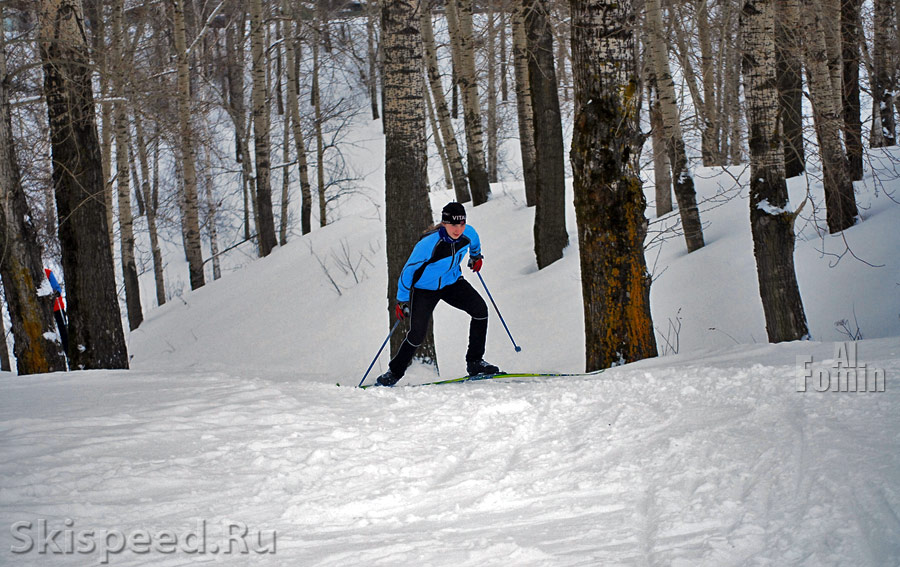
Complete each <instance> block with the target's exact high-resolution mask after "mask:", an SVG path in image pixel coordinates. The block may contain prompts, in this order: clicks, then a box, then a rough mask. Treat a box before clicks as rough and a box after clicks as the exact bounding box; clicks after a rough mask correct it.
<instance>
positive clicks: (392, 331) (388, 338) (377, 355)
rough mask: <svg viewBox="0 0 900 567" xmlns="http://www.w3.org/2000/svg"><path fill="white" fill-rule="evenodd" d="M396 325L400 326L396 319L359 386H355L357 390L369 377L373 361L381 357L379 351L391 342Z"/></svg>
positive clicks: (373, 364) (398, 320)
mask: <svg viewBox="0 0 900 567" xmlns="http://www.w3.org/2000/svg"><path fill="white" fill-rule="evenodd" d="M398 325H400V319H397V322H396V323H394V326H393V327H391V332H390V333H388V336H387V338H386V339H384V342H383V343H381V348H380V349H378V354H376V355H375V358H373V359H372V364H370V365H369V369H368V370H366V373H365V374H364V375H363V377H362V380H360V381H359V386H357V388H359V387H360V386H362V385H363V382H365V381H366V378H368V377H369V372H371V371H372V367H373V366H375V361H376V360H378V357H379V356H381V351H383V350H384V345H386V344H387V343H388V341H389V340H391V336H392V335H393V334H394V331H396V330H397V326H398Z"/></svg>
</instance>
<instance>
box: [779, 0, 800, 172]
mask: <svg viewBox="0 0 900 567" xmlns="http://www.w3.org/2000/svg"><path fill="white" fill-rule="evenodd" d="M775 11H776V18H775V66H776V81H777V85H778V104H779V108H780V112H781V125H782V131H783V146H784V168H785V176H787V177H796V176H797V175H800V174H801V173H803V172H804V171H805V170H806V153H805V152H804V150H803V65H802V62H801V47H800V34H799V33H797V30H799V29H800V0H778V1H777V2H776V3H775Z"/></svg>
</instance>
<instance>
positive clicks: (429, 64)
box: [420, 10, 472, 203]
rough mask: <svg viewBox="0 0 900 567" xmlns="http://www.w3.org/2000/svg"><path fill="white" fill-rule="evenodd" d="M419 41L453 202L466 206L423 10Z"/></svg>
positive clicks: (461, 173)
mask: <svg viewBox="0 0 900 567" xmlns="http://www.w3.org/2000/svg"><path fill="white" fill-rule="evenodd" d="M420 27H421V30H422V41H423V44H424V49H425V70H426V72H427V73H428V81H429V84H430V85H431V93H432V96H433V98H434V106H435V111H436V113H437V120H438V124H439V125H440V127H441V136H442V137H443V138H444V146H445V148H446V150H447V161H448V162H449V166H450V172H451V175H452V177H453V189H454V192H455V193H454V194H455V195H456V200H457V201H458V202H460V203H468V202H469V201H471V200H472V198H471V196H470V195H469V182H468V179H467V178H466V171H465V168H464V167H463V162H462V156H461V155H460V153H459V144H458V143H457V141H456V133H455V132H454V131H453V123H452V122H451V121H450V109H449V108H448V107H447V97H446V96H444V86H443V83H442V81H441V73H440V69H439V68H438V59H437V47H436V46H435V43H434V30H433V28H432V24H431V11H429V10H422V23H421V26H420Z"/></svg>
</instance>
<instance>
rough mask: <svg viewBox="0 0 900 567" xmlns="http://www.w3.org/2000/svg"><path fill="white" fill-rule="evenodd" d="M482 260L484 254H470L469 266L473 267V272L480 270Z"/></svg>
mask: <svg viewBox="0 0 900 567" xmlns="http://www.w3.org/2000/svg"><path fill="white" fill-rule="evenodd" d="M482 260H483V257H482V256H469V268H471V269H472V271H473V272H480V271H481V264H482Z"/></svg>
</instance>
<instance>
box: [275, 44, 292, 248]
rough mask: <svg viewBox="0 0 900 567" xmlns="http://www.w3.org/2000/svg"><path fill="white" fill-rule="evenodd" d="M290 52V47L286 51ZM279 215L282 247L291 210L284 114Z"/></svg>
mask: <svg viewBox="0 0 900 567" xmlns="http://www.w3.org/2000/svg"><path fill="white" fill-rule="evenodd" d="M288 50H290V47H288V48H287V49H286V51H288ZM281 162H282V164H283V165H282V166H281V215H280V217H279V224H278V242H279V244H281V245H282V246H284V245H286V244H287V242H288V219H289V218H290V214H291V210H290V205H291V166H290V163H291V113H290V112H286V113H285V114H284V124H283V125H282V127H281Z"/></svg>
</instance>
